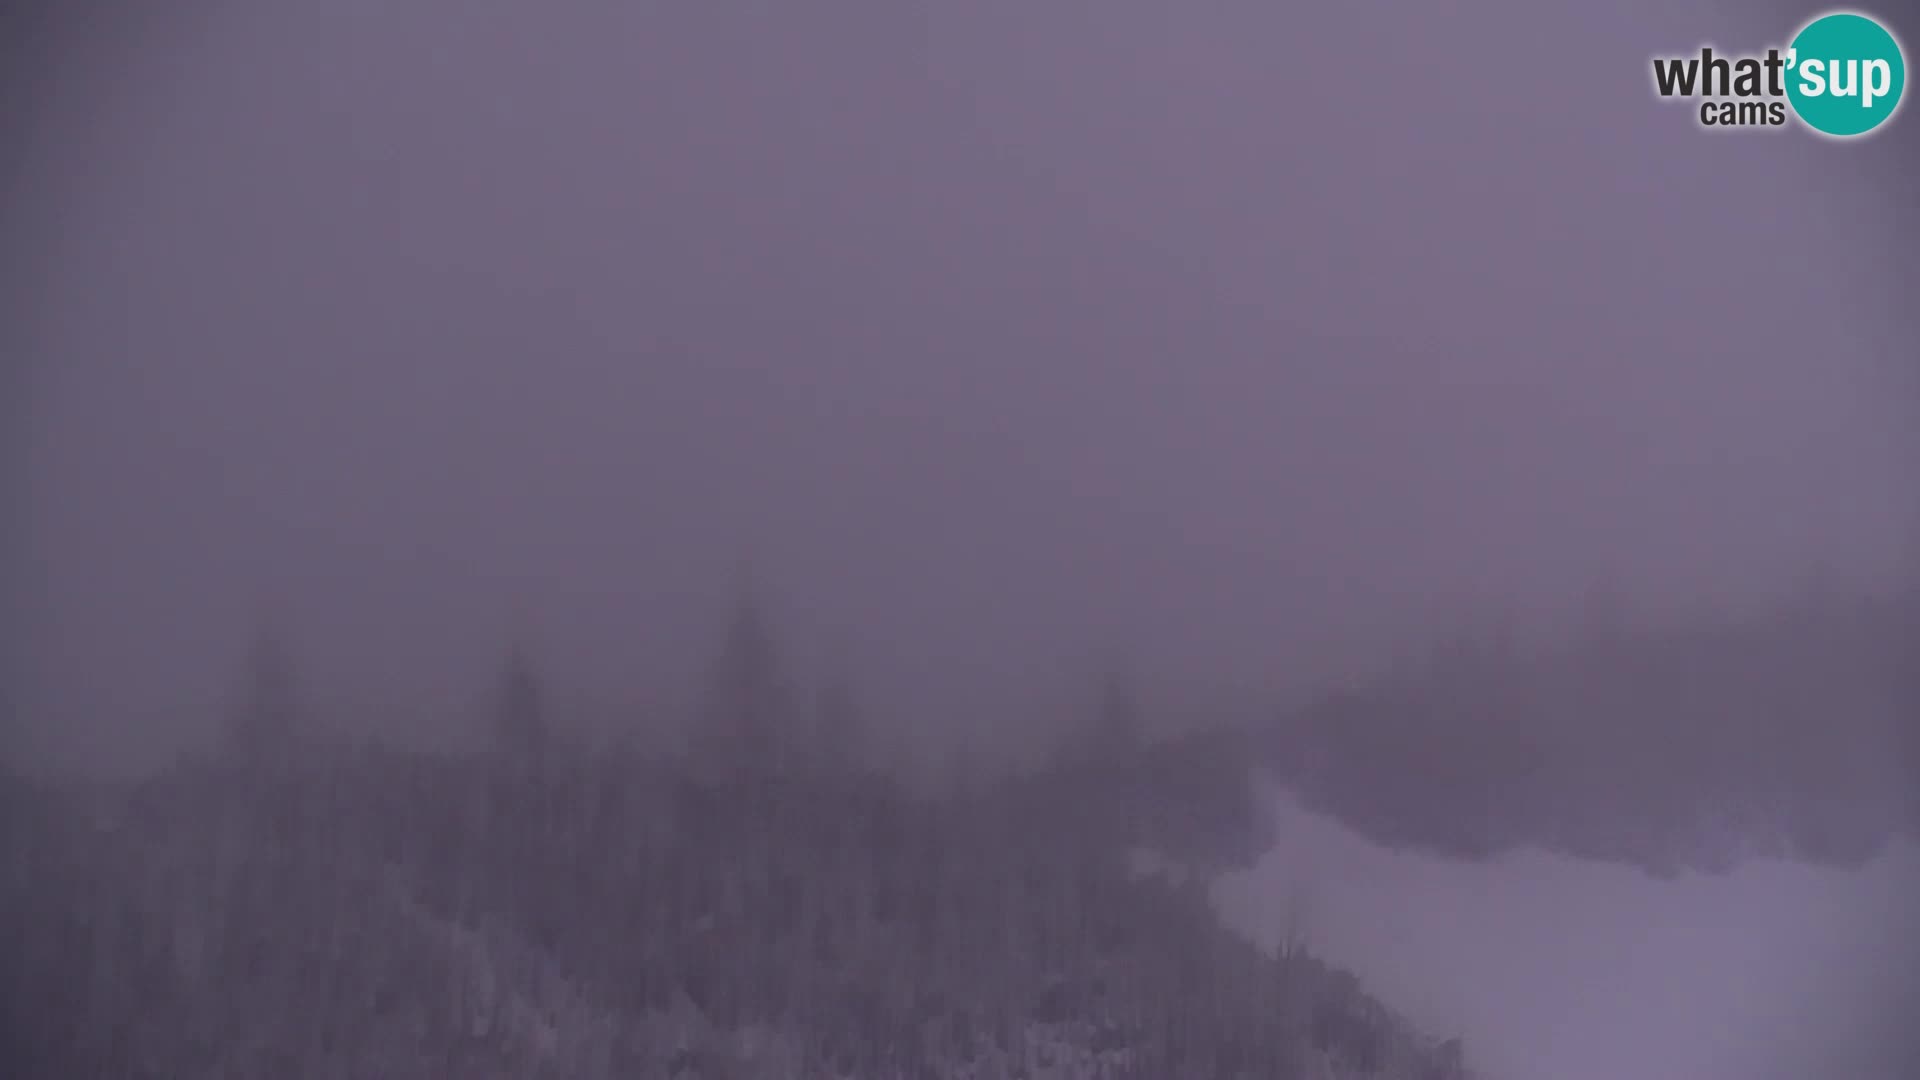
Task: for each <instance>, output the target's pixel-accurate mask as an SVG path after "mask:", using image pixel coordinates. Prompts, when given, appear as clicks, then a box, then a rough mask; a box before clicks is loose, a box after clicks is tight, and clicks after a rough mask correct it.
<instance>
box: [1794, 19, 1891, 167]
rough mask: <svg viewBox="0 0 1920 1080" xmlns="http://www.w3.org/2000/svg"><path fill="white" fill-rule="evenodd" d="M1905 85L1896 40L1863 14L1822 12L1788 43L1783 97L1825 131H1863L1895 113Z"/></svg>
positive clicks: (1845, 135) (1839, 134) (1838, 135)
mask: <svg viewBox="0 0 1920 1080" xmlns="http://www.w3.org/2000/svg"><path fill="white" fill-rule="evenodd" d="M1906 88H1907V63H1906V59H1905V58H1904V57H1903V56H1901V54H1900V43H1899V42H1897V41H1895V40H1894V39H1893V35H1892V34H1890V33H1888V32H1887V28H1886V27H1884V26H1881V25H1880V24H1879V23H1877V22H1875V21H1874V20H1872V19H1870V18H1868V17H1867V16H1865V15H1858V14H1855V13H1853V12H1850V11H1840V12H1834V13H1833V14H1830V15H1822V16H1820V17H1819V18H1817V19H1815V20H1813V21H1812V22H1810V23H1808V24H1807V25H1806V26H1805V27H1803V28H1802V29H1801V31H1800V33H1798V34H1796V35H1795V36H1794V39H1793V42H1792V44H1791V45H1789V46H1788V48H1787V100H1788V101H1790V102H1792V103H1793V111H1794V112H1795V113H1797V114H1799V117H1800V119H1801V120H1802V121H1803V122H1804V123H1805V124H1806V125H1807V126H1808V127H1810V128H1812V129H1813V130H1815V131H1817V132H1820V133H1821V134H1823V135H1831V136H1834V137H1836V138H1843V139H1844V138H1850V137H1852V136H1854V135H1865V134H1866V133H1867V132H1869V131H1872V130H1873V129H1874V128H1877V127H1879V126H1880V125H1881V124H1884V123H1886V122H1887V119H1888V118H1889V117H1891V116H1892V115H1893V114H1894V111H1895V110H1897V109H1898V108H1899V107H1900V96H1901V92H1902V91H1903V90H1905V89H1906Z"/></svg>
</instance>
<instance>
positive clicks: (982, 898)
mask: <svg viewBox="0 0 1920 1080" xmlns="http://www.w3.org/2000/svg"><path fill="white" fill-rule="evenodd" d="M248 670H249V673H248V676H247V679H246V687H247V693H246V694H245V695H244V696H243V700H242V703H241V705H240V706H239V707H238V708H237V709H236V711H235V714H234V722H233V724H232V726H231V730H230V731H229V733H228V737H227V739H226V740H225V744H224V745H223V746H222V747H221V748H220V751H219V752H218V753H217V754H215V755H213V756H212V757H210V758H208V759H206V760H202V761H198V762H194V763H187V764H182V765H179V766H177V767H175V768H172V769H169V770H166V771H163V772H161V773H159V774H156V775H152V776H148V777H145V778H142V779H139V780H137V781H131V782H123V781H116V782H113V783H111V784H91V785H85V784H79V783H59V784H54V783H46V782H41V781H37V780H28V779H24V778H14V779H11V780H9V781H8V783H7V787H6V790H5V792H4V798H5V801H6V803H7V805H6V807H5V810H4V815H3V817H0V821H4V824H3V825H0V828H4V829H5V830H6V833H7V836H6V839H5V844H4V850H5V852H6V857H7V863H6V867H5V872H4V892H5V895H4V900H5V905H6V912H7V918H6V919H5V932H6V935H7V940H5V942H4V948H5V951H6V954H7V956H8V957H9V958H10V960H9V964H8V965H7V967H6V969H5V972H6V973H5V975H4V976H3V978H4V980H5V994H4V1009H5V1022H4V1031H5V1033H6V1037H7V1039H8V1040H9V1042H10V1044H9V1045H8V1046H6V1047H5V1048H4V1056H5V1059H6V1060H7V1061H8V1062H9V1063H10V1064H11V1065H13V1067H14V1070H15V1071H13V1072H12V1074H11V1075H14V1076H19V1077H23V1078H40V1077H48V1078H54V1077H57V1078H62V1080H66V1078H81V1077H95V1076H99V1077H105V1076H134V1077H147V1076H151V1077H159V1076H193V1077H209V1078H212V1077H236V1078H237V1077H249V1078H254V1077H263V1076H274V1077H336V1076H337V1077H349V1076H351V1077H366V1076H380V1077H395V1078H405V1077H416V1076H417V1077H429V1076H431V1077H453V1076H458V1077H473V1078H482V1077H490V1076H500V1077H506V1076H515V1077H546V1076H551V1077H583V1078H586V1077H634V1078H643V1080H651V1078H656V1077H658V1078H665V1077H686V1078H693V1077H702V1078H709V1080H713V1078H722V1077H726V1078H741V1080H746V1078H759V1077H765V1078H770V1080H771V1078H778V1080H788V1078H801V1077H806V1078H814V1077H822V1078H824V1077H836V1078H840V1077H844V1078H856V1077H857V1078H874V1080H879V1078H888V1080H891V1078H913V1080H936V1078H937V1080H946V1078H960V1077H973V1078H982V1080H985V1078H1013V1077H1025V1078H1029V1080H1039V1078H1043V1077H1044V1078H1056V1080H1083V1078H1086V1080H1090V1078H1096V1077H1111V1078H1119V1077H1152V1078H1165V1077H1203V1078H1214V1077H1218V1078H1223V1080H1224V1078H1238V1077H1248V1078H1252V1077H1261V1078H1269V1077H1279V1078H1292V1077H1301V1078H1319V1077H1361V1076H1366V1077H1382V1078H1392V1080H1457V1078H1459V1077H1463V1076H1465V1075H1466V1071H1465V1063H1464V1057H1465V1056H1466V1055H1465V1053H1463V1049H1462V1047H1461V1045H1460V1044H1459V1043H1458V1042H1457V1041H1454V1040H1444V1041H1443V1040H1440V1039H1436V1038H1433V1037H1430V1036H1429V1035H1427V1034H1423V1033H1419V1032H1416V1031H1414V1030H1412V1028H1411V1027H1410V1026H1409V1025H1408V1024H1407V1023H1406V1022H1405V1021H1403V1020H1402V1019H1400V1018H1399V1017H1397V1016H1396V1015H1395V1014H1394V1013H1393V1012H1392V1011H1391V1010H1390V1009H1389V1008H1388V1007H1387V1006H1386V1005H1384V1004H1382V1003H1380V1002H1378V1001H1376V1000H1374V999H1373V998H1371V997H1370V996H1369V995H1368V994H1367V993H1366V991H1365V989H1364V988H1363V987H1362V986H1360V985H1359V984H1358V982H1357V981H1356V980H1355V979H1354V978H1353V977H1352V976H1350V975H1347V974H1344V973H1343V972H1341V971H1339V970H1336V969H1334V968H1332V967H1330V966H1328V965H1327V964H1325V963H1323V962H1322V961H1320V960H1318V959H1316V958H1315V957H1313V956H1312V955H1311V954H1310V953H1309V952H1307V951H1306V950H1304V949H1287V950H1282V952H1283V955H1273V954H1270V953H1266V952H1262V951H1260V950H1258V949H1256V948H1255V947H1253V946H1252V945H1250V944H1249V943H1247V942H1246V941H1245V940H1244V939H1242V938H1240V937H1239V936H1237V935H1235V934H1234V933H1232V932H1230V931H1229V930H1227V929H1226V928H1224V927H1223V926H1222V924H1221V923H1220V921H1219V919H1218V918H1217V916H1216V914H1215V912H1214V910H1213V908H1212V906H1211V904H1210V902H1209V897H1208V894H1207V888H1206V886H1207V883H1208V882H1209V881H1210V880H1211V879H1212V876H1213V874H1214V873H1215V872H1217V871H1218V870H1221V869H1224V868H1227V867H1229V866H1235V865H1246V864H1247V863H1248V862H1249V861H1250V860H1252V859H1253V858H1254V857H1256V856H1257V855H1258V854H1259V853H1260V852H1261V851H1262V850H1264V847H1265V844H1264V842H1263V839H1262V828H1263V825H1262V823H1263V821H1265V820H1266V818H1265V808H1264V807H1263V806H1261V805H1260V803H1259V799H1258V796H1257V795H1256V793H1255V791H1254V789H1253V787H1252V786H1251V785H1250V784H1249V783H1248V782H1247V781H1248V776H1247V763H1246V761H1245V759H1244V758H1243V757H1242V756H1241V755H1240V747H1238V746H1237V745H1235V744H1234V743H1233V742H1231V741H1230V740H1222V739H1215V738H1211V737H1209V736H1206V735H1195V736H1187V737H1183V738H1178V739H1173V740H1164V741H1160V742H1157V743H1147V742H1145V741H1143V738H1142V736H1141V735H1140V733H1139V731H1138V728H1137V724H1138V717H1137V716H1136V715H1135V711H1136V710H1135V708H1134V706H1133V705H1132V704H1131V703H1130V702H1129V701H1128V699H1127V698H1126V696H1125V694H1124V692H1123V691H1121V690H1118V689H1116V690H1115V691H1114V692H1113V693H1111V694H1110V695H1109V696H1108V698H1107V699H1106V701H1105V704H1104V705H1103V707H1101V708H1099V709H1097V710H1095V713H1094V715H1093V716H1092V717H1091V718H1090V719H1089V720H1088V721H1087V722H1086V723H1085V724H1083V725H1081V727H1082V730H1081V731H1080V734H1079V736H1078V737H1076V738H1073V739H1070V740H1068V741H1067V743H1066V744H1065V745H1064V746H1063V747H1062V748H1061V750H1060V752H1059V753H1057V754H1056V755H1055V756H1054V758H1053V759H1052V760H1051V761H1050V762H1048V763H1047V764H1046V765H1045V766H1044V767H1041V768H1038V769H1035V770H1032V771H1029V772H1026V773H1024V774H1021V775H1011V776H1002V777H999V778H993V779H985V778H983V779H981V780H980V781H979V782H977V783H972V784H967V785H962V786H960V787H958V788H956V789H955V790H952V791H945V792H941V793H938V794H931V793H927V792H922V791H917V790H914V789H912V788H910V787H909V786H906V785H903V784H902V783H900V782H899V781H898V780H896V779H895V778H892V777H890V776H888V775H885V774H883V773H881V772H879V771H877V770H874V769H872V768H869V767H865V766H862V765H860V764H858V762H859V761H860V760H861V757H860V755H859V754H858V753H857V752H856V744H857V742H858V740H859V739H860V738H861V737H862V736H861V734H860V727H861V722H860V717H859V710H858V707H857V704H856V702H855V701H854V699H853V697H852V695H851V694H849V693H847V692H846V691H845V690H829V691H828V692H825V693H822V694H821V695H819V700H818V701H817V702H814V703H813V704H811V705H807V706H802V705H800V704H799V703H797V702H795V701H794V700H793V698H792V696H791V695H790V694H789V693H788V691H787V690H786V684H785V682H784V681H783V678H782V676H781V674H780V670H779V663H778V658H777V657H776V656H775V655H774V649H773V646H772V642H771V639H770V637H769V636H768V635H767V633H766V631H765V627H764V626H763V625H762V624H761V623H760V621H759V619H758V616H757V615H756V613H755V611H754V610H753V609H752V608H751V607H743V609H742V611H741V613H740V616H739V617H738V618H737V619H736V620H735V622H734V624H733V626H732V628H731V631H730V633H729V636H728V638H727V640H726V642H725V644H724V647H723V648H722V650H721V655H720V657H719V660H718V662H717V663H716V666H715V670H714V672H713V680H712V684H711V694H710V698H709V701H708V709H707V713H706V715H704V716H703V717H702V718H701V726H700V729H699V730H700V731H701V732H702V733H703V736H704V737H703V738H702V739H700V740H698V741H697V742H695V743H694V744H693V745H691V746H689V747H687V748H686V749H685V750H684V751H682V752H680V753H677V754H656V753H651V752H646V751H642V750H640V749H637V748H631V747H628V748H620V747H589V746H587V745H586V744H584V743H583V742H580V741H578V740H576V739H573V738H570V737H568V734H567V733H566V732H564V731H561V730H557V728H556V726H555V725H554V724H552V723H551V721H550V719H549V718H548V716H547V712H546V710H545V708H544V707H543V701H544V688H543V687H542V685H541V682H540V679H539V676H538V673H537V670H536V668H535V666H534V664H533V662H532V661H531V659H530V658H528V657H527V656H525V655H524V654H521V653H518V652H516V653H514V654H513V655H512V656H511V657H510V658H509V660H508V661H507V663H506V664H505V665H503V670H502V673H501V678H500V684H499V687H498V691H497V694H496V703H495V708H494V715H493V717H492V718H491V725H490V726H489V727H488V728H487V729H486V734H487V736H488V739H487V740H484V741H483V743H482V745H480V746H477V747H476V748H475V749H473V750H471V751H461V752H444V751H442V752H428V751H423V750H420V749H418V748H403V747H397V746H385V745H377V744H373V743H367V742H359V743H355V742H350V741H342V740H336V739H330V738H323V737H319V736H316V735H313V734H311V733H308V732H306V731H303V729H302V726H301V723H302V721H301V703H300V699H299V696H298V693H297V689H296V686H295V681H294V680H293V678H292V675H291V667H290V663H289V660H288V658H287V657H286V656H285V655H284V654H282V653H279V652H277V651H276V650H275V649H274V648H272V647H271V643H270V642H269V643H263V644H262V646H261V648H260V649H259V650H258V651H257V652H256V654H255V655H254V657H253V659H252V663H251V666H250V668H249V669H248ZM1148 852H1153V853H1156V854H1157V855H1158V856H1159V858H1158V860H1157V864H1158V865H1157V868H1154V869H1152V870H1151V871H1149V869H1148V867H1147V866H1146V860H1144V859H1143V857H1142V856H1143V855H1145V854H1146V853H1148Z"/></svg>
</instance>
